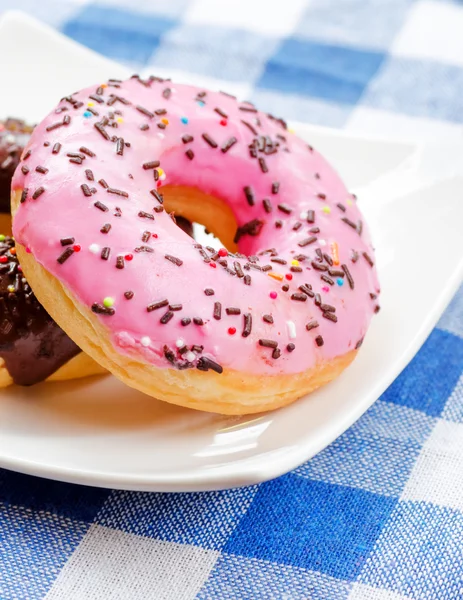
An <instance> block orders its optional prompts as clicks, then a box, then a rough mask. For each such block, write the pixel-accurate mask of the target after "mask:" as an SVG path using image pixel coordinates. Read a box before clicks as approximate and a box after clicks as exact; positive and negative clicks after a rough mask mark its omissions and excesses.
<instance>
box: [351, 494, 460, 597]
mask: <svg viewBox="0 0 463 600" xmlns="http://www.w3.org/2000/svg"><path fill="white" fill-rule="evenodd" d="M462 537H463V516H462V514H461V512H460V511H457V510H451V509H448V508H442V507H440V506H433V505H432V504H429V503H425V502H399V504H398V505H397V506H396V508H395V510H394V512H393V514H392V515H391V517H390V519H389V522H388V523H387V526H386V527H385V528H384V530H383V532H382V533H381V536H380V538H379V540H378V542H377V544H376V546H375V549H374V551H373V552H372V553H371V556H370V557H369V558H368V560H367V562H366V564H365V566H364V567H363V569H362V572H361V573H360V576H359V581H361V582H362V583H367V584H370V585H373V586H374V587H379V588H381V589H386V590H390V591H393V592H396V593H398V594H403V595H404V596H405V597H407V598H417V599H420V600H421V599H423V600H428V599H429V600H458V599H459V598H461V597H462V594H463V572H462V568H461V566H462V564H463V546H462V543H461V540H462Z"/></svg>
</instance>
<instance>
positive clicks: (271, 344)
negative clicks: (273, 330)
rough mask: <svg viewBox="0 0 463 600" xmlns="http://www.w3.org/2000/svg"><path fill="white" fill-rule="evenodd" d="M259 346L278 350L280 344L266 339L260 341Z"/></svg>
mask: <svg viewBox="0 0 463 600" xmlns="http://www.w3.org/2000/svg"><path fill="white" fill-rule="evenodd" d="M259 346H263V347H264V348H276V347H277V346H278V342H275V341H274V340H267V339H265V338H264V339H260V340H259Z"/></svg>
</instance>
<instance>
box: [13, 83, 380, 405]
mask: <svg viewBox="0 0 463 600" xmlns="http://www.w3.org/2000/svg"><path fill="white" fill-rule="evenodd" d="M12 210H13V232H14V235H15V238H16V240H17V243H18V253H19V256H20V260H21V264H22V265H23V268H24V270H25V273H26V274H27V277H28V278H29V281H30V283H31V286H32V288H33V289H34V292H35V293H36V294H37V297H38V298H39V300H40V301H41V302H42V303H43V305H44V306H45V308H46V309H47V311H49V312H50V314H51V315H52V316H53V318H54V319H55V320H56V321H57V323H59V325H60V326H61V327H62V328H63V329H64V330H65V331H66V332H67V333H68V335H69V336H70V337H71V338H72V339H73V340H74V341H75V342H76V343H77V344H78V345H79V346H80V347H81V348H83V349H84V350H85V351H86V352H87V353H88V354H89V355H90V356H91V357H93V358H94V359H95V360H96V361H97V362H98V363H100V364H101V365H102V366H104V367H105V368H107V369H108V370H109V371H111V372H112V373H113V374H114V375H115V376H116V377H118V378H119V379H121V380H122V381H123V382H125V383H126V384H128V385H129V386H131V387H133V388H136V389H138V390H141V391H142V392H145V393H147V394H150V395H151V396H154V397H156V398H159V399H161V400H164V401H167V402H171V403H174V404H178V405H182V406H186V407H191V408H196V409H200V410H205V411H211V412H218V413H223V414H236V415H239V414H249V413H256V412H261V411H264V410H271V409H275V408H278V407H281V406H284V405H286V404H289V403H290V402H292V401H294V400H295V399H297V398H299V397H301V396H304V395H305V394H307V393H309V392H311V391H312V390H314V389H316V388H318V387H320V386H321V385H323V384H325V383H327V382H329V381H330V380H332V379H333V378H335V377H337V376H338V375H339V374H340V373H341V372H342V371H343V370H344V369H345V368H346V367H347V366H348V365H349V364H350V363H351V361H352V360H353V359H354V357H355V355H356V353H357V352H358V349H359V348H360V346H361V344H362V341H363V339H364V336H365V334H366V331H367V329H368V326H369V323H370V320H371V317H372V315H373V314H374V313H375V312H377V311H378V310H379V305H378V294H379V283H378V278H377V272H376V266H375V257H374V251H373V248H372V244H371V240H370V236H369V233H368V227H367V225H366V224H365V223H364V222H363V219H362V216H361V213H360V210H359V208H358V206H357V204H356V198H355V196H354V195H353V194H351V193H349V192H348V191H347V189H346V187H345V185H344V184H343V182H342V180H341V179H340V177H339V176H338V174H337V173H336V171H335V170H334V169H333V167H331V166H330V165H329V164H328V162H327V161H326V160H325V159H324V158H323V157H322V156H321V155H320V154H319V153H318V152H317V151H316V150H315V149H314V148H313V147H311V146H310V145H308V144H307V143H306V142H304V141H303V140H302V139H300V138H299V137H297V136H296V135H295V134H294V133H293V132H292V131H291V130H289V129H288V128H287V125H286V123H285V122H284V121H283V120H282V119H278V118H276V117H274V116H272V115H270V114H266V113H263V112H261V111H259V110H258V109H257V108H256V107H255V106H254V105H253V104H252V103H250V102H241V101H238V100H237V99H236V98H235V97H233V96H231V95H229V94H226V93H223V92H211V91H207V90H204V89H201V88H196V87H192V86H187V85H177V84H175V85H174V84H173V83H172V82H171V81H170V80H163V79H161V78H157V77H149V78H148V79H142V78H140V77H139V76H134V77H132V78H130V79H129V80H126V81H119V80H114V79H112V80H109V81H107V82H105V83H103V84H98V85H95V86H93V87H90V88H88V89H85V90H82V91H80V92H78V93H75V94H72V95H71V96H67V97H65V98H63V99H62V100H61V101H60V102H59V104H58V106H57V108H56V109H55V110H53V111H52V112H51V113H50V114H49V115H48V116H47V117H46V118H45V119H44V121H43V122H42V123H40V125H39V126H38V127H37V128H36V129H35V131H34V133H33V135H32V137H31V140H30V143H29V144H28V146H27V148H26V151H25V153H24V154H23V156H22V161H21V164H20V165H19V167H18V169H17V170H16V172H15V176H14V180H13V193H12ZM175 216H181V217H184V218H186V219H188V220H189V221H191V222H197V223H201V224H203V225H204V226H205V227H206V228H207V229H208V230H209V231H211V232H212V233H214V235H216V236H217V237H218V238H219V239H220V240H221V243H222V244H223V247H219V248H213V247H208V246H204V245H202V244H200V243H198V242H197V241H195V240H193V239H191V238H190V237H189V236H187V235H185V233H184V232H183V231H182V230H181V229H180V228H179V227H178V226H177V225H176V223H175Z"/></svg>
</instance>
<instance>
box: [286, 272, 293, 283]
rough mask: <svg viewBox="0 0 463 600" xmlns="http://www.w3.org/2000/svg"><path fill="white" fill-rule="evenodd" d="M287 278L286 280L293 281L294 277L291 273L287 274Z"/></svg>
mask: <svg viewBox="0 0 463 600" xmlns="http://www.w3.org/2000/svg"><path fill="white" fill-rule="evenodd" d="M285 277H286V279H287V280H288V281H291V279H292V278H293V276H292V275H291V273H286V275H285Z"/></svg>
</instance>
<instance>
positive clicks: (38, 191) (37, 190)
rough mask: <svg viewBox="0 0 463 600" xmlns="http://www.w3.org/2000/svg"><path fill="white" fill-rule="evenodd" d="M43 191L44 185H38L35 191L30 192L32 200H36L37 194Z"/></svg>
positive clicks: (39, 194)
mask: <svg viewBox="0 0 463 600" xmlns="http://www.w3.org/2000/svg"><path fill="white" fill-rule="evenodd" d="M44 191H45V188H44V187H42V186H41V187H38V188H37V189H36V190H35V192H34V193H33V194H32V200H37V198H38V197H39V196H41V195H42V194H43V193H44Z"/></svg>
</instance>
